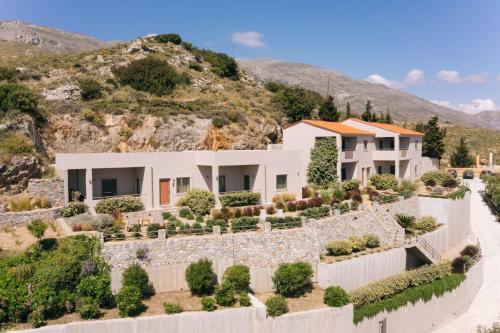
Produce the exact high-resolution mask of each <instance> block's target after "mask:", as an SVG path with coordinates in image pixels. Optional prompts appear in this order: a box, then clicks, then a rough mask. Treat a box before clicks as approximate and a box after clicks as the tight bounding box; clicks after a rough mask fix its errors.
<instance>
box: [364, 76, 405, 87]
mask: <svg viewBox="0 0 500 333" xmlns="http://www.w3.org/2000/svg"><path fill="white" fill-rule="evenodd" d="M365 81H366V82H369V83H375V84H382V85H384V86H386V87H389V88H392V89H402V88H404V86H405V85H404V84H402V83H401V82H398V81H392V80H388V79H386V78H385V77H383V76H382V75H380V74H372V75H370V76H368V77H367V78H366V79H365Z"/></svg>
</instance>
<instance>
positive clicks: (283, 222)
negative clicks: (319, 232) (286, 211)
mask: <svg viewBox="0 0 500 333" xmlns="http://www.w3.org/2000/svg"><path fill="white" fill-rule="evenodd" d="M266 222H269V223H271V227H273V228H292V227H300V226H301V225H302V219H301V218H300V217H298V216H296V217H293V216H285V217H275V216H268V217H266Z"/></svg>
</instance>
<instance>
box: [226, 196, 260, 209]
mask: <svg viewBox="0 0 500 333" xmlns="http://www.w3.org/2000/svg"><path fill="white" fill-rule="evenodd" d="M219 200H220V203H221V205H222V207H241V206H252V205H258V204H259V203H260V193H258V192H231V193H223V194H221V195H220V196H219Z"/></svg>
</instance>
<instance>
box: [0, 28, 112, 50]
mask: <svg viewBox="0 0 500 333" xmlns="http://www.w3.org/2000/svg"><path fill="white" fill-rule="evenodd" d="M0 40H4V41H8V42H19V43H22V44H27V45H32V46H36V47H38V48H40V49H43V50H45V51H49V52H52V53H59V54H63V53H78V52H84V51H90V50H96V49H100V48H104V47H108V46H111V45H110V43H106V42H102V41H100V40H98V39H96V38H92V37H89V36H86V35H82V34H78V33H72V32H66V31H62V30H57V29H53V28H48V27H43V26H37V25H32V24H29V23H26V22H22V21H0Z"/></svg>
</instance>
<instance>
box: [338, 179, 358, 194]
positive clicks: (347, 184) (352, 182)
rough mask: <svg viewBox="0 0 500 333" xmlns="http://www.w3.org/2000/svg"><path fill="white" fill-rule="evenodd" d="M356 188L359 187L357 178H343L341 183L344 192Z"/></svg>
mask: <svg viewBox="0 0 500 333" xmlns="http://www.w3.org/2000/svg"><path fill="white" fill-rule="evenodd" d="M358 188H359V180H357V179H349V180H345V181H344V182H343V183H342V189H343V190H344V191H346V192H349V191H352V190H355V189H358Z"/></svg>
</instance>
